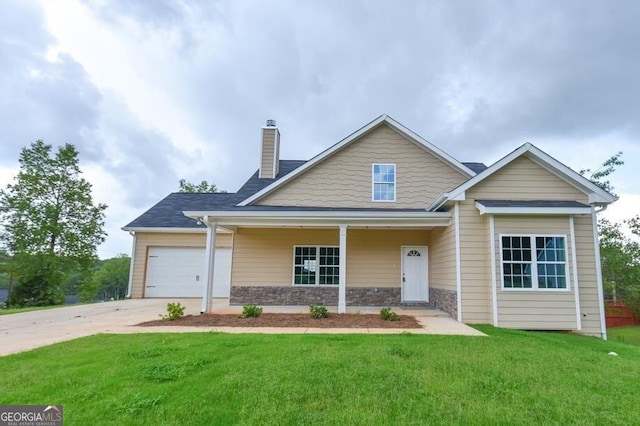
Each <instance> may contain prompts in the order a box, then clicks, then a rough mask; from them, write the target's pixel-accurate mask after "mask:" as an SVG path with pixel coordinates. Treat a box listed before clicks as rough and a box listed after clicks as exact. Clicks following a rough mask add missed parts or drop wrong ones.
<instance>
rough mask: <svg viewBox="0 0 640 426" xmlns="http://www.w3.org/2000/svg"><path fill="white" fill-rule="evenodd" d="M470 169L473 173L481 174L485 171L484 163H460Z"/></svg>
mask: <svg viewBox="0 0 640 426" xmlns="http://www.w3.org/2000/svg"><path fill="white" fill-rule="evenodd" d="M462 164H464V165H465V166H467V167H468V168H470V169H471V171H473V172H474V173H481V172H483V171H485V170H486V169H487V166H486V165H485V164H484V163H462Z"/></svg>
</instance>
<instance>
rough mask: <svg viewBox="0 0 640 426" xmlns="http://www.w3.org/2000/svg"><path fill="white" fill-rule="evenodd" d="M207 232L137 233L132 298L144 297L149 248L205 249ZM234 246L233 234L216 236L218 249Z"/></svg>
mask: <svg viewBox="0 0 640 426" xmlns="http://www.w3.org/2000/svg"><path fill="white" fill-rule="evenodd" d="M206 235H207V234H206V232H197V233H196V232H194V233H175V234H172V233H163V232H137V233H136V247H135V255H134V265H133V277H132V285H131V297H132V298H134V299H138V298H141V297H144V280H145V277H146V271H147V269H146V268H147V253H148V251H149V247H205V245H206V244H205V241H206ZM232 245H233V236H232V234H228V233H224V234H220V233H219V234H217V235H216V247H219V248H228V247H232Z"/></svg>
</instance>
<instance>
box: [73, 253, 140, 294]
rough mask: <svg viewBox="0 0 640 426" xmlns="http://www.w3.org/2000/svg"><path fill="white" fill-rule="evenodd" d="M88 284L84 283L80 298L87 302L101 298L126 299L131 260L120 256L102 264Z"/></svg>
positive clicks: (125, 256) (122, 255)
mask: <svg viewBox="0 0 640 426" xmlns="http://www.w3.org/2000/svg"><path fill="white" fill-rule="evenodd" d="M101 263H102V265H101V266H100V268H99V269H98V270H96V271H95V272H94V273H93V276H92V277H91V279H90V280H89V281H88V282H85V283H83V285H82V289H81V292H80V297H81V299H82V300H83V301H85V302H90V301H93V300H95V299H96V298H99V299H101V300H109V299H111V298H113V299H115V300H119V299H124V298H125V295H126V291H127V285H128V284H129V268H130V266H131V258H130V257H129V256H127V255H126V254H120V255H118V256H116V257H114V258H112V259H107V260H105V261H102V262H101Z"/></svg>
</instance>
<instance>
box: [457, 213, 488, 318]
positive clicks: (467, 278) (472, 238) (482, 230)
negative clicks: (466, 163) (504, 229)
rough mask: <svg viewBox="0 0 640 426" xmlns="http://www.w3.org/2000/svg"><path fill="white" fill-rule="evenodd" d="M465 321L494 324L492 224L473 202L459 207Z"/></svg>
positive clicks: (463, 313) (463, 314)
mask: <svg viewBox="0 0 640 426" xmlns="http://www.w3.org/2000/svg"><path fill="white" fill-rule="evenodd" d="M459 208H460V269H461V271H460V272H461V278H462V321H463V322H466V323H472V324H473V323H475V324H482V323H491V322H492V319H491V318H492V311H491V308H492V298H491V271H490V269H489V265H490V250H489V221H488V217H487V215H484V216H480V215H479V214H478V210H477V209H476V208H475V205H474V201H473V200H466V201H462V202H460V203H459Z"/></svg>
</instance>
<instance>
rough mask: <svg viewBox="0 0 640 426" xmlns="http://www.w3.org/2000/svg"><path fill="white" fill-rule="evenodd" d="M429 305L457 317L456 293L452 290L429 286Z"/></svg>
mask: <svg viewBox="0 0 640 426" xmlns="http://www.w3.org/2000/svg"><path fill="white" fill-rule="evenodd" d="M429 305H431V306H432V307H434V308H436V309H440V310H441V311H444V312H446V313H448V314H449V315H451V316H452V317H453V318H458V293H457V292H456V291H454V290H445V289H442V288H433V287H429Z"/></svg>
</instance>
